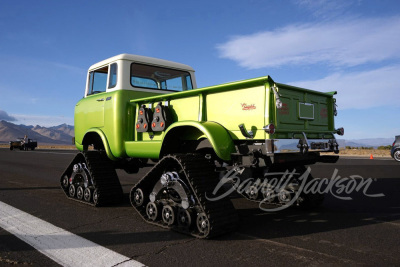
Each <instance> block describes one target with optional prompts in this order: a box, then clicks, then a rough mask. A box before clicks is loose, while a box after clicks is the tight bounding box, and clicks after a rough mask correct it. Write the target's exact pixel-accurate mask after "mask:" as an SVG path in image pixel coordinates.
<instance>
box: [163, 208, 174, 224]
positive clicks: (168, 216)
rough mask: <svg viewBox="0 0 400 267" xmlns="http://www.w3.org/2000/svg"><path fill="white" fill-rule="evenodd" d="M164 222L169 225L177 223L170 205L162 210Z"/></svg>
mask: <svg viewBox="0 0 400 267" xmlns="http://www.w3.org/2000/svg"><path fill="white" fill-rule="evenodd" d="M161 214H162V220H163V222H164V223H165V224H167V225H172V224H174V222H175V213H174V210H173V209H172V207H171V206H170V205H165V206H164V207H163V209H162V212H161Z"/></svg>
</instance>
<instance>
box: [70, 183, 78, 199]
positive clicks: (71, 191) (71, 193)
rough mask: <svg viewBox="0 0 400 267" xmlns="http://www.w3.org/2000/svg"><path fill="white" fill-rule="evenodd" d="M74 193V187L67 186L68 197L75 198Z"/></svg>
mask: <svg viewBox="0 0 400 267" xmlns="http://www.w3.org/2000/svg"><path fill="white" fill-rule="evenodd" d="M75 192H76V188H75V185H73V184H71V185H70V186H69V190H68V193H69V196H70V197H75Z"/></svg>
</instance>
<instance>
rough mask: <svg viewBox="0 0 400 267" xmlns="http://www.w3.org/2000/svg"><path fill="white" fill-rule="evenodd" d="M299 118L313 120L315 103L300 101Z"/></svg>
mask: <svg viewBox="0 0 400 267" xmlns="http://www.w3.org/2000/svg"><path fill="white" fill-rule="evenodd" d="M299 118H300V119H303V120H313V119H314V104H311V103H302V102H299Z"/></svg>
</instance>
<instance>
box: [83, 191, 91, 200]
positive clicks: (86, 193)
mask: <svg viewBox="0 0 400 267" xmlns="http://www.w3.org/2000/svg"><path fill="white" fill-rule="evenodd" d="M83 199H84V200H85V201H86V202H90V201H91V200H92V191H91V190H90V188H85V191H83Z"/></svg>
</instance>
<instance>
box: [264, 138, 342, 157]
mask: <svg viewBox="0 0 400 267" xmlns="http://www.w3.org/2000/svg"><path fill="white" fill-rule="evenodd" d="M303 136H304V138H302V139H267V140H265V146H266V152H267V155H273V154H277V153H307V152H335V153H336V154H337V153H339V144H338V142H337V141H336V139H335V138H333V139H307V137H306V135H305V134H304V133H303Z"/></svg>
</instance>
